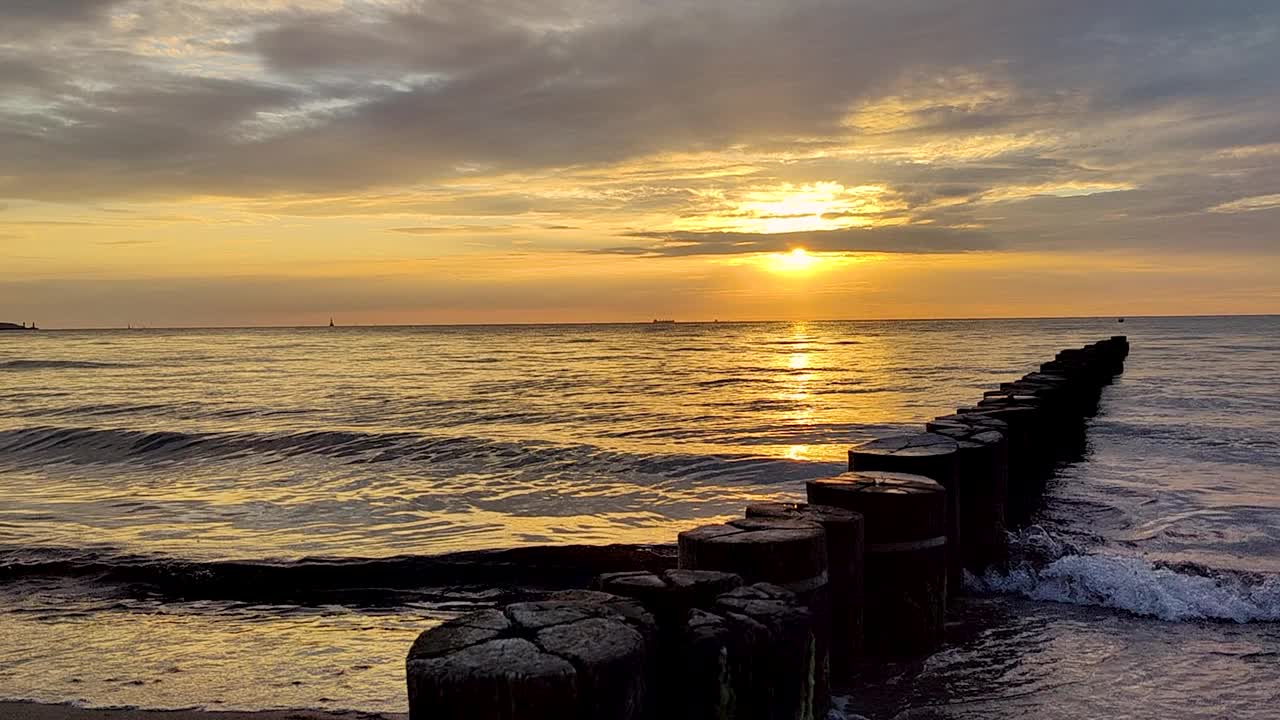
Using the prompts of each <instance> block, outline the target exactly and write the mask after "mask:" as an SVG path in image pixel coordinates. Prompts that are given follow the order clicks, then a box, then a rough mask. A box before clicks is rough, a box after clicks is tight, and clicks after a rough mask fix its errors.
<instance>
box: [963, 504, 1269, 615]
mask: <svg viewBox="0 0 1280 720" xmlns="http://www.w3.org/2000/svg"><path fill="white" fill-rule="evenodd" d="M1011 557H1012V561H1011V562H1010V564H1009V566H1008V567H1007V568H1004V569H993V570H989V571H988V572H987V573H986V574H984V575H983V576H982V577H973V576H969V577H968V578H967V581H968V585H969V586H970V588H971V589H973V590H976V591H978V592H986V593H1003V594H1013V595H1020V596H1022V597H1026V598H1029V599H1032V600H1042V601H1048V602H1059V603H1069V604H1072V605H1091V606H1097V607H1107V608H1114V609H1117V610H1124V611H1127V612H1131V613H1133V614H1135V615H1140V616H1144V617H1154V618H1159V619H1161V620H1168V621H1186V620H1218V621H1227V622H1237V623H1248V622H1280V576H1275V575H1268V574H1263V573H1244V572H1236V571H1227V570H1218V569H1214V568H1208V567H1204V566H1202V565H1197V564H1194V563H1181V564H1177V565H1172V564H1163V563H1155V562H1152V561H1150V560H1148V559H1146V558H1143V557H1139V556H1126V555H1111V554H1092V553H1087V552H1083V551H1081V550H1080V549H1079V548H1077V547H1075V546H1073V545H1071V544H1070V543H1066V542H1062V541H1060V540H1057V539H1055V538H1053V537H1052V536H1051V535H1049V533H1047V532H1046V531H1045V530H1044V529H1042V528H1039V527H1032V528H1028V529H1027V530H1024V531H1022V532H1020V533H1018V534H1015V535H1012V536H1011Z"/></svg>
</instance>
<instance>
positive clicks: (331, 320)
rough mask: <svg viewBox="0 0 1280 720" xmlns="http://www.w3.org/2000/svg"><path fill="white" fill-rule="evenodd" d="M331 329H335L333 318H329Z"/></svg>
mask: <svg viewBox="0 0 1280 720" xmlns="http://www.w3.org/2000/svg"><path fill="white" fill-rule="evenodd" d="M329 327H333V318H329Z"/></svg>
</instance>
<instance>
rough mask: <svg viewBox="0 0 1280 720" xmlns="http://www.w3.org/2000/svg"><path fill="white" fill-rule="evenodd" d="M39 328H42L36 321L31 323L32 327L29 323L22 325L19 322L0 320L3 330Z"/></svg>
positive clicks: (0, 328)
mask: <svg viewBox="0 0 1280 720" xmlns="http://www.w3.org/2000/svg"><path fill="white" fill-rule="evenodd" d="M39 329H40V328H38V327H36V324H35V323H31V327H27V324H26V323H22V324H21V325H19V324H17V323H11V322H0V331H3V330H39Z"/></svg>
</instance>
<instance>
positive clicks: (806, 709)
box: [714, 583, 826, 720]
mask: <svg viewBox="0 0 1280 720" xmlns="http://www.w3.org/2000/svg"><path fill="white" fill-rule="evenodd" d="M714 612H715V614H716V615H718V616H720V617H722V618H724V621H725V622H726V624H727V625H728V626H729V630H730V637H731V638H732V645H731V646H730V648H729V652H728V657H729V664H728V667H729V672H730V674H731V675H732V677H733V678H734V680H735V685H734V690H735V695H736V698H737V699H736V705H735V708H736V710H737V715H735V716H733V717H734V718H735V720H818V719H819V718H824V717H826V714H825V713H826V711H825V710H824V709H822V707H821V703H820V698H819V697H818V694H819V693H820V692H821V690H820V688H819V684H818V683H819V679H818V678H819V673H820V659H819V653H820V652H821V651H820V650H819V649H818V648H819V643H818V640H819V638H820V635H821V633H820V632H815V629H814V625H813V614H812V613H811V612H810V611H809V610H808V608H806V607H805V606H804V605H803V604H802V603H800V602H798V600H797V598H796V596H795V595H794V594H793V593H791V592H789V591H787V590H784V589H782V588H781V587H778V586H776V585H771V584H768V583H758V584H756V585H748V586H745V587H741V588H738V589H737V590H733V591H731V592H729V593H726V594H724V595H722V596H721V597H720V598H719V599H718V600H717V601H716V606H715V609H714Z"/></svg>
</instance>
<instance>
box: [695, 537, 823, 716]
mask: <svg viewBox="0 0 1280 720" xmlns="http://www.w3.org/2000/svg"><path fill="white" fill-rule="evenodd" d="M678 545H679V552H680V560H679V564H680V569H682V570H716V571H720V572H728V573H734V574H736V575H739V576H741V577H742V579H743V580H745V581H746V582H748V583H762V582H763V583H772V584H774V585H778V586H780V587H782V588H784V589H786V590H787V591H789V592H792V593H794V594H795V595H796V597H797V598H798V599H799V600H800V602H801V603H803V604H804V605H805V606H806V607H807V608H809V610H810V611H811V612H812V615H813V624H814V626H815V628H816V630H815V633H814V634H815V637H816V638H817V643H818V644H817V655H816V658H817V659H816V664H817V665H816V667H817V669H816V671H815V672H816V675H815V678H816V679H815V688H816V690H815V698H816V700H815V703H816V708H817V709H818V711H819V715H823V714H825V713H826V709H827V706H828V705H829V703H830V694H829V688H830V685H829V682H830V679H829V678H830V667H831V660H830V650H829V645H830V639H831V637H830V636H831V634H830V617H831V594H830V588H829V584H828V576H827V545H826V532H825V531H824V530H823V529H822V526H821V525H819V524H817V523H815V522H809V521H802V520H779V519H772V518H747V519H743V520H732V521H730V522H728V523H726V524H724V525H704V526H702V527H699V528H694V529H693V530H686V531H685V532H682V533H680V535H679V538H678Z"/></svg>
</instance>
